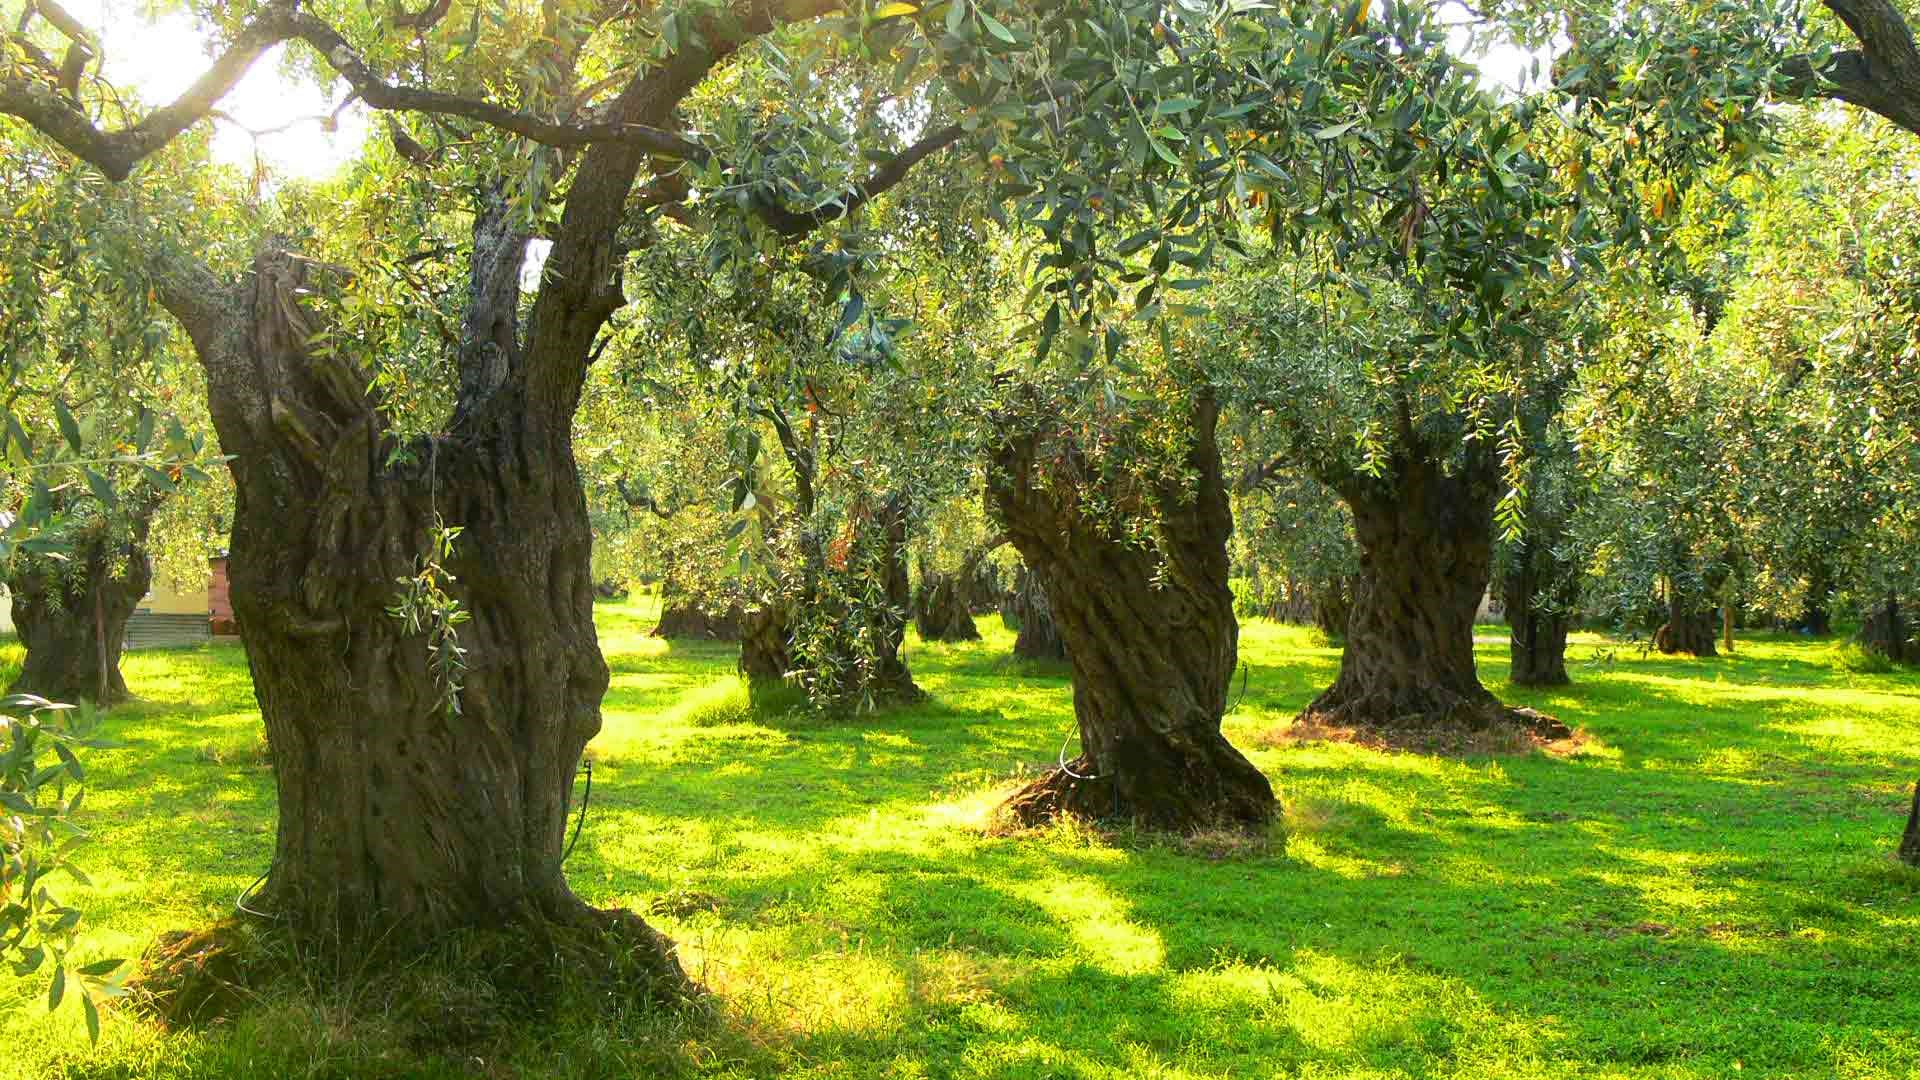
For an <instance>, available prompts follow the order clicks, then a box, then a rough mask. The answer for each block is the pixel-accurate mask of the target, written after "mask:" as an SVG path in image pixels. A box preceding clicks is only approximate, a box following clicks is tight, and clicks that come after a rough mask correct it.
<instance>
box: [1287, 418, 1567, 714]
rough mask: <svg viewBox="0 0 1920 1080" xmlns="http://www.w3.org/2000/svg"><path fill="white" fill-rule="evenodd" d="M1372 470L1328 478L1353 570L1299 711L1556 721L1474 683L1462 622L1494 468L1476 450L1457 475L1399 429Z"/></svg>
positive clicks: (1491, 498) (1469, 622)
mask: <svg viewBox="0 0 1920 1080" xmlns="http://www.w3.org/2000/svg"><path fill="white" fill-rule="evenodd" d="M1404 441H1405V442H1406V443H1407V448H1406V449H1403V450H1401V451H1399V452H1398V453H1397V454H1396V455H1395V456H1394V457H1393V459H1392V461H1391V463H1390V466H1389V468H1388V469H1387V470H1386V472H1385V473H1384V474H1382V475H1381V476H1378V477H1375V476H1368V475H1365V474H1361V473H1357V472H1355V473H1349V474H1346V475H1344V476H1339V477H1334V478H1329V481H1328V482H1329V484H1330V485H1331V486H1332V487H1333V488H1334V489H1335V490H1336V491H1338V492H1339V493H1340V495H1341V497H1342V498H1343V499H1345V500H1346V503H1347V506H1348V508H1349V509H1350V510H1351V511H1352V512H1353V528H1354V535H1355V537H1356V539H1357V540H1358V541H1359V546H1360V572H1359V574H1358V576H1357V579H1356V582H1355V586H1354V593H1353V611H1352V614H1351V616H1350V617H1349V619H1348V622H1347V636H1346V649H1345V651H1344V653H1343V654H1342V656H1341V658H1340V675H1339V677H1338V678H1337V679H1335V680H1334V683H1333V685H1332V686H1330V687H1328V688H1327V689H1326V690H1325V691H1324V692H1322V693H1321V694H1320V696H1319V697H1317V698H1315V699H1314V700H1313V702H1312V703H1311V704H1309V705H1308V706H1307V708H1306V709H1305V711H1303V712H1302V713H1301V717H1302V718H1303V719H1312V720H1316V721H1319V722H1323V723H1331V724H1339V725H1352V726H1356V727H1374V728H1386V729H1391V728H1409V729H1420V728H1446V729H1454V730H1475V729H1481V728H1485V727H1488V726H1491V725H1494V724H1512V723H1517V724H1520V725H1521V726H1524V727H1528V728H1541V729H1545V730H1546V731H1548V732H1550V733H1553V734H1560V733H1562V732H1564V731H1565V728H1564V727H1562V726H1561V725H1559V724H1558V722H1556V721H1553V720H1550V719H1548V718H1546V717H1542V716H1539V715H1538V714H1536V713H1532V712H1531V711H1527V710H1515V709H1509V708H1507V707H1506V706H1505V705H1503V704H1501V703H1500V701H1499V700H1498V699H1497V698H1495V697H1494V696H1493V694H1492V693H1491V692H1489V691H1488V690H1487V689H1486V687H1484V686H1482V685H1481V684H1480V675H1479V672H1478V670H1477V669H1476V668H1475V666H1474V660H1473V620H1474V616H1475V615H1476V614H1477V613H1478V612H1479V610H1480V601H1481V599H1482V598H1483V597H1484V596H1485V595H1486V591H1487V580H1488V577H1489V574H1490V572H1491V569H1492V561H1493V507H1494V502H1495V497H1496V494H1497V491H1496V486H1497V481H1498V470H1497V468H1496V466H1495V465H1494V463H1493V461H1492V459H1491V457H1490V456H1489V455H1486V454H1477V455H1474V456H1473V457H1472V458H1470V460H1469V462H1468V464H1466V465H1465V466H1463V467H1462V469H1461V471H1459V472H1458V473H1449V472H1447V471H1446V470H1445V469H1444V468H1443V467H1442V465H1441V462H1440V461H1439V460H1438V458H1437V455H1435V454H1432V453H1429V452H1427V451H1425V450H1424V449H1423V448H1422V447H1421V446H1420V445H1419V444H1418V442H1417V441H1415V440H1414V437H1413V436H1412V435H1411V433H1406V434H1405V435H1404Z"/></svg>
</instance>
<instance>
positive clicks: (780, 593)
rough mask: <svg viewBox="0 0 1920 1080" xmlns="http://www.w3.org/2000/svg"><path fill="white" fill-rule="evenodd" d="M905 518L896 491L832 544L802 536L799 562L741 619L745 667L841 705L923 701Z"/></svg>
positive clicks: (750, 674)
mask: <svg viewBox="0 0 1920 1080" xmlns="http://www.w3.org/2000/svg"><path fill="white" fill-rule="evenodd" d="M907 517H908V513H907V502H906V499H905V498H903V497H900V496H894V497H892V498H889V499H886V500H884V501H883V502H882V503H881V504H880V505H879V506H878V507H877V508H875V509H874V510H872V511H871V512H870V513H868V514H866V515H865V516H864V517H857V518H856V519H855V520H852V521H849V522H848V523H847V532H846V533H845V534H844V535H843V536H842V538H841V539H840V540H839V541H836V542H835V543H834V544H833V545H825V544H822V543H821V542H820V540H819V538H818V537H816V536H811V535H808V536H803V537H802V538H801V539H800V543H799V549H800V553H801V554H800V557H799V558H800V564H801V565H799V566H797V567H794V568H791V569H788V570H785V571H783V572H782V573H781V574H780V575H779V577H780V581H779V583H778V584H777V585H776V587H775V589H774V590H773V595H771V596H769V597H768V598H766V599H765V600H764V601H763V602H762V603H761V604H759V605H758V606H757V607H756V608H755V609H754V610H752V611H750V612H748V614H747V616H746V618H745V619H744V620H743V622H742V626H741V629H742V633H743V636H742V639H741V649H740V670H741V673H742V674H744V675H746V676H747V678H749V679H751V680H754V681H770V680H778V679H786V680H788V681H793V682H796V683H798V684H799V685H801V686H802V687H804V688H805V689H806V690H807V692H808V695H809V696H810V697H811V698H812V699H813V700H815V701H817V702H821V703H826V704H833V705H839V706H845V705H856V704H857V705H878V704H882V703H890V702H899V701H919V700H921V699H923V698H924V697H925V696H926V695H925V693H924V692H922V691H921V689H920V687H919V686H918V685H916V684H915V683H914V681H913V673H912V671H911V670H910V669H909V668H908V666H907V653H906V640H907V623H908V619H909V618H910V616H911V614H912V609H913V582H912V579H911V577H910V576H909V574H908V571H907V547H906V544H907ZM796 527H798V526H796Z"/></svg>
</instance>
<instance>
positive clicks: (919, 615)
mask: <svg viewBox="0 0 1920 1080" xmlns="http://www.w3.org/2000/svg"><path fill="white" fill-rule="evenodd" d="M966 580H967V579H966V578H965V577H963V576H962V575H961V574H957V573H949V572H943V571H939V570H932V569H927V568H923V569H922V570H921V571H920V591H919V593H918V595H916V596H915V598H914V604H913V624H914V627H915V628H916V629H918V630H919V631H920V640H922V641H979V640H980V628H979V627H978V626H975V625H974V622H973V611H972V605H971V604H970V603H969V602H968V590H967V588H966Z"/></svg>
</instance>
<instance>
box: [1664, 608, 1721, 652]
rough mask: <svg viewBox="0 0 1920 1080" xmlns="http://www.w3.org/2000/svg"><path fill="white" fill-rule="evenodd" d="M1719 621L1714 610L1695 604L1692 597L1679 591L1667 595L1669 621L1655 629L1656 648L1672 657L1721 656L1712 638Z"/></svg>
mask: <svg viewBox="0 0 1920 1080" xmlns="http://www.w3.org/2000/svg"><path fill="white" fill-rule="evenodd" d="M1716 621H1717V620H1715V618H1714V613H1713V611H1712V610H1711V609H1707V610H1702V609H1700V608H1698V607H1695V606H1694V605H1693V603H1692V601H1691V600H1689V599H1688V598H1687V597H1685V596H1682V595H1681V594H1679V593H1678V592H1675V593H1673V594H1672V595H1670V596H1669V597H1668V598H1667V621H1666V622H1664V623H1662V624H1661V625H1660V628H1659V629H1658V630H1655V631H1654V632H1653V647H1654V648H1656V649H1659V650H1660V651H1661V652H1663V653H1666V654H1667V655H1669V656H1672V655H1674V654H1676V653H1686V654H1688V655H1690V656H1718V655H1719V651H1718V650H1717V649H1716V648H1715V646H1714V643H1713V639H1714V633H1715V631H1716V630H1717V629H1718V627H1716V626H1715V625H1714V624H1715V622H1716Z"/></svg>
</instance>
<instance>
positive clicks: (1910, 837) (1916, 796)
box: [1899, 783, 1920, 867]
mask: <svg viewBox="0 0 1920 1080" xmlns="http://www.w3.org/2000/svg"><path fill="white" fill-rule="evenodd" d="M1899 854H1900V861H1901V862H1903V863H1906V864H1907V865H1908V866H1916V867H1920V783H1915V784H1914V785H1913V807H1912V809H1910V810H1908V811H1907V829H1906V831H1905V832H1903V833H1901V834H1900V851H1899Z"/></svg>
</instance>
